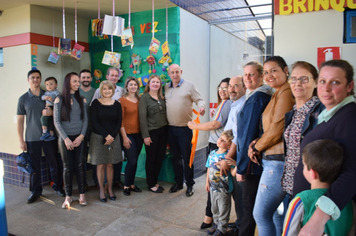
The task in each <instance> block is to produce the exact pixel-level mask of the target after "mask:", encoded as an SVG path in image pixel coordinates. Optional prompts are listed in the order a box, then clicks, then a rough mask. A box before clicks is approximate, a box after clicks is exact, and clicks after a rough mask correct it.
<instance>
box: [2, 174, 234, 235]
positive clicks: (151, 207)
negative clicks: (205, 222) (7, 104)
mask: <svg viewBox="0 0 356 236" xmlns="http://www.w3.org/2000/svg"><path fill="white" fill-rule="evenodd" d="M90 174H91V172H88V180H89V179H90ZM136 184H137V185H138V186H139V187H140V188H141V189H142V190H143V192H142V193H132V194H131V196H129V197H127V196H124V195H123V193H122V190H121V191H120V190H119V189H114V191H115V193H116V196H117V200H116V201H110V200H108V202H107V203H102V202H100V201H99V199H98V198H99V192H98V190H97V189H96V187H94V186H91V187H90V190H89V192H87V194H86V196H87V201H88V206H86V207H82V206H80V205H79V204H78V201H74V202H73V203H72V207H71V208H70V209H69V210H64V209H61V204H62V202H63V200H64V198H62V197H59V196H57V195H55V194H54V193H53V191H52V189H51V188H50V187H49V186H46V187H45V188H44V191H43V197H42V198H41V200H38V201H36V202H35V203H32V204H26V199H27V197H28V196H29V191H28V189H27V188H22V187H18V186H13V185H9V184H5V198H6V212H7V222H8V231H9V233H12V234H15V235H18V236H22V235H23V236H25V235H26V236H32V235H51V236H52V235H105V236H108V235H109V236H110V235H170V236H171V235H172V236H173V235H206V231H205V230H200V228H199V227H200V224H201V223H202V219H203V217H204V212H205V204H206V192H205V190H204V185H205V175H203V176H201V177H199V178H197V179H196V185H195V186H194V189H195V193H194V195H193V196H192V197H189V198H188V197H186V196H185V190H186V188H184V189H183V190H180V191H178V192H176V193H169V192H168V190H169V188H170V187H171V185H172V184H171V183H166V182H162V183H160V184H161V185H162V186H163V187H164V188H165V191H164V193H162V194H156V193H152V192H149V191H148V190H147V185H146V180H145V179H141V178H136ZM89 185H90V182H89ZM91 185H93V184H91ZM74 186H76V185H74ZM73 197H74V199H77V198H78V192H77V190H76V187H75V190H74V191H73ZM232 212H233V211H232ZM232 214H233V215H232V216H231V217H232V219H231V220H230V221H232V220H235V215H234V213H232Z"/></svg>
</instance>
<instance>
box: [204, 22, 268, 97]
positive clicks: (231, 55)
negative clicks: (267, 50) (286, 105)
mask: <svg viewBox="0 0 356 236" xmlns="http://www.w3.org/2000/svg"><path fill="white" fill-rule="evenodd" d="M245 48H246V51H247V52H248V54H249V56H248V57H247V58H246V59H243V57H242V55H243V53H244V52H245ZM262 54H263V52H262V51H261V50H259V49H258V48H256V47H254V46H252V45H250V44H248V43H245V42H244V41H243V40H241V39H239V38H237V37H235V36H233V35H232V34H229V33H228V32H226V31H224V30H222V29H220V28H219V27H216V26H211V28H210V102H213V103H216V102H217V100H218V99H217V93H216V92H217V90H216V89H217V86H218V84H219V83H220V81H221V80H222V79H224V78H226V77H230V78H231V77H233V76H235V75H243V66H244V65H245V64H246V63H247V62H250V61H258V62H261V63H262Z"/></svg>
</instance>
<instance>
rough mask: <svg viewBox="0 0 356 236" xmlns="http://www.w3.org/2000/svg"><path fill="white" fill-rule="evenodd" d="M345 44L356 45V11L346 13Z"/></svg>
mask: <svg viewBox="0 0 356 236" xmlns="http://www.w3.org/2000/svg"><path fill="white" fill-rule="evenodd" d="M344 19H345V21H344V43H356V10H346V9H345V12H344Z"/></svg>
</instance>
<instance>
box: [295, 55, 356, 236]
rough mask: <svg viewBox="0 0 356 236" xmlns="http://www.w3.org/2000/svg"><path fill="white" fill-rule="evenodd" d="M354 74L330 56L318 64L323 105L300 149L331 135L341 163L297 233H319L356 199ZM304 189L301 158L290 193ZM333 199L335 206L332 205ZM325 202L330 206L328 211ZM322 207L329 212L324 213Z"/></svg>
mask: <svg viewBox="0 0 356 236" xmlns="http://www.w3.org/2000/svg"><path fill="white" fill-rule="evenodd" d="M353 77H354V70H353V68H352V66H351V65H350V64H349V63H348V62H347V61H344V60H331V61H326V62H324V63H323V64H322V65H321V69H320V73H319V79H318V85H317V90H318V97H319V99H320V101H321V102H322V103H323V104H324V106H325V108H326V109H325V110H324V111H323V112H322V113H320V115H319V117H318V124H319V125H318V126H317V127H315V129H313V130H312V131H311V132H310V133H309V134H308V135H307V136H306V137H305V138H304V139H303V141H302V143H301V150H303V148H304V147H305V146H306V145H307V144H308V143H310V142H312V141H314V140H317V139H332V140H334V141H336V142H338V143H340V144H341V146H342V147H343V148H344V163H343V166H342V170H341V172H340V175H339V177H338V178H337V179H336V180H335V181H334V182H333V183H332V184H331V186H330V188H329V190H328V191H327V193H326V197H325V196H323V197H322V198H321V199H319V200H320V202H318V207H317V208H316V210H315V212H314V214H313V216H312V217H311V218H310V220H309V221H308V223H307V224H306V225H305V226H304V227H303V228H302V230H301V231H300V233H299V235H322V234H323V231H324V225H325V223H326V222H327V221H328V220H329V219H330V218H332V219H333V220H335V219H336V218H335V216H336V215H337V213H338V211H340V210H342V209H343V208H344V207H345V206H346V204H347V203H348V202H350V201H351V200H352V199H355V195H356V182H355V179H356V161H355V158H354V156H355V148H354V146H355V143H356V136H355V133H356V123H355V120H356V104H355V102H354V97H353V95H354V91H353V89H354V80H353V79H354V78H353ZM307 189H310V184H309V183H308V182H307V181H306V180H305V178H304V176H303V165H302V161H301V160H300V161H299V165H298V167H297V169H296V172H295V175H294V188H293V194H298V193H300V192H301V191H304V190H307ZM325 200H326V202H327V204H325ZM328 200H329V201H328ZM330 200H331V201H330ZM332 203H335V204H336V206H335V207H334V206H332V205H333V204H332ZM325 206H327V208H328V209H332V210H331V211H329V212H328V211H327V210H326V209H325ZM323 210H324V211H326V212H328V213H324V211H323Z"/></svg>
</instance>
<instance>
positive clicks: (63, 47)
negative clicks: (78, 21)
mask: <svg viewBox="0 0 356 236" xmlns="http://www.w3.org/2000/svg"><path fill="white" fill-rule="evenodd" d="M70 48H71V40H70V39H63V38H62V39H59V43H58V54H60V55H70Z"/></svg>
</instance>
